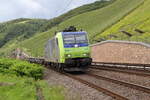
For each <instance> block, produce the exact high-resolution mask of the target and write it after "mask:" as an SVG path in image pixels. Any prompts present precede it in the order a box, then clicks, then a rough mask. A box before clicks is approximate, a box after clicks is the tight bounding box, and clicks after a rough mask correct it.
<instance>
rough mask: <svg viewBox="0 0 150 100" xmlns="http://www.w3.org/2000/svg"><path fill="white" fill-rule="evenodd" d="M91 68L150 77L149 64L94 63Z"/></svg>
mask: <svg viewBox="0 0 150 100" xmlns="http://www.w3.org/2000/svg"><path fill="white" fill-rule="evenodd" d="M148 66H149V67H148ZM90 68H91V69H99V70H107V71H115V72H121V73H127V74H135V75H140V76H144V77H150V65H149V64H141V65H140V64H125V63H93V64H92V66H91V67H90Z"/></svg>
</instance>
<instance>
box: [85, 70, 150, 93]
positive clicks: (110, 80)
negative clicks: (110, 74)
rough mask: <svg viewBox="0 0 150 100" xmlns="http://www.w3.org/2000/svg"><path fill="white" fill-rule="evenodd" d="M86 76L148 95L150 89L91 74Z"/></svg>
mask: <svg viewBox="0 0 150 100" xmlns="http://www.w3.org/2000/svg"><path fill="white" fill-rule="evenodd" d="M86 74H87V75H89V76H92V77H95V78H97V79H102V80H106V81H109V82H113V83H115V84H119V85H123V86H126V87H129V88H133V89H136V90H139V91H143V92H145V93H148V94H150V88H148V87H145V86H141V85H137V84H133V83H128V82H124V81H119V80H116V79H112V78H107V77H104V76H100V75H96V74H92V73H91V72H87V73H86Z"/></svg>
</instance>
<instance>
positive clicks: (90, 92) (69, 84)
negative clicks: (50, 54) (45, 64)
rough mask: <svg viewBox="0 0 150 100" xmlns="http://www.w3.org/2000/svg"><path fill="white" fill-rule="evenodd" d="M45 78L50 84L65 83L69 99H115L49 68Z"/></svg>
mask: <svg viewBox="0 0 150 100" xmlns="http://www.w3.org/2000/svg"><path fill="white" fill-rule="evenodd" d="M44 79H45V80H46V81H47V82H48V83H49V85H61V86H62V85H63V86H64V87H65V88H66V91H65V92H66V95H65V96H66V99H67V100H114V99H113V98H112V97H110V96H107V95H105V94H103V93H101V92H98V91H97V90H95V89H93V88H90V87H88V86H86V85H84V84H82V83H80V82H78V81H76V80H74V79H71V78H69V77H67V76H65V75H62V74H59V73H57V72H55V71H53V70H50V69H47V68H46V70H45V76H44Z"/></svg>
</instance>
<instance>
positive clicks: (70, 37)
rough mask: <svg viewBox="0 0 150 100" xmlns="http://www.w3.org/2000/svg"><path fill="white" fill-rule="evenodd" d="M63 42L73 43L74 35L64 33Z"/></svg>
mask: <svg viewBox="0 0 150 100" xmlns="http://www.w3.org/2000/svg"><path fill="white" fill-rule="evenodd" d="M63 38H64V43H65V44H69V43H75V37H74V35H64V37H63Z"/></svg>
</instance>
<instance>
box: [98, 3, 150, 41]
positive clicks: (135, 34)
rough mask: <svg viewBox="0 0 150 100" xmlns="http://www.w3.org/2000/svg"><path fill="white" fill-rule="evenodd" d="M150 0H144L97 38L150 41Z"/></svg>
mask: <svg viewBox="0 0 150 100" xmlns="http://www.w3.org/2000/svg"><path fill="white" fill-rule="evenodd" d="M149 5H150V0H144V2H143V3H142V4H141V5H140V6H139V7H138V8H137V9H136V10H134V11H133V12H132V13H130V14H128V15H127V16H126V17H124V18H123V19H122V20H121V21H119V22H118V23H116V24H115V25H113V26H111V27H110V28H108V29H107V30H106V31H105V32H103V33H102V34H99V35H98V36H97V39H100V38H105V39H115V40H116V39H117V40H129V41H140V42H147V43H150V13H149V11H150V6H149Z"/></svg>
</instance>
